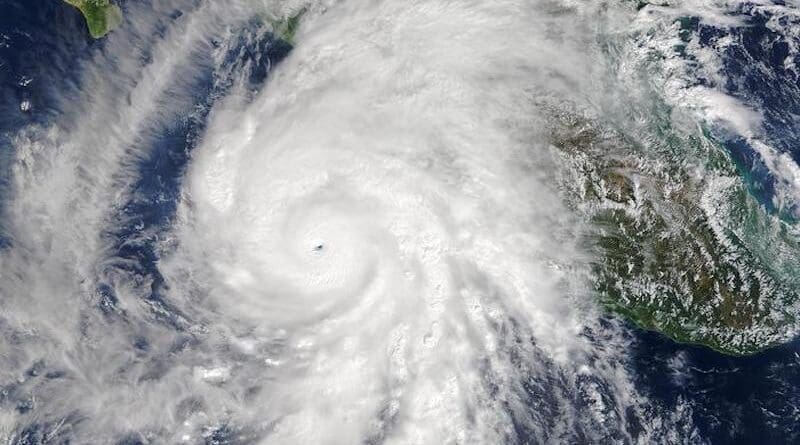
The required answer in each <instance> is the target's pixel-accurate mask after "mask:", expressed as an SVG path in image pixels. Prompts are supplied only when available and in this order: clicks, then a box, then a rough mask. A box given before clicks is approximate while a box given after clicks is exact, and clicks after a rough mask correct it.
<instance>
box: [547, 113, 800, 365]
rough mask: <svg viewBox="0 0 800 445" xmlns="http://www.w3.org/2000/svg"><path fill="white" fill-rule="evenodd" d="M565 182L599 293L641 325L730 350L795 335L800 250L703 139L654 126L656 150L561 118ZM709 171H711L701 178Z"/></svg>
mask: <svg viewBox="0 0 800 445" xmlns="http://www.w3.org/2000/svg"><path fill="white" fill-rule="evenodd" d="M555 114H556V115H557V117H556V119H554V121H555V122H553V128H554V130H553V132H552V135H551V138H552V139H551V143H552V145H553V147H554V148H556V149H557V152H559V153H560V156H561V157H563V160H564V163H565V164H566V165H568V166H569V173H567V177H565V178H564V179H565V180H564V182H563V184H562V186H563V187H564V188H565V189H566V191H567V194H568V196H571V198H570V201H571V202H572V203H573V205H574V206H575V208H576V209H578V210H579V212H580V213H582V214H584V215H585V216H586V218H587V219H588V220H589V221H591V222H592V226H593V227H594V228H595V229H594V231H593V232H592V233H590V234H589V236H588V240H587V242H588V243H589V245H590V246H591V248H592V249H593V250H595V251H596V252H597V253H598V258H599V260H598V261H597V262H596V263H595V264H594V272H595V276H596V280H597V281H596V283H595V289H596V291H597V292H598V294H599V295H600V298H601V300H602V302H603V303H604V305H605V306H606V307H608V308H609V309H611V310H613V311H615V312H617V313H619V314H621V315H623V316H625V317H626V318H628V319H630V320H632V321H633V322H634V323H636V324H637V325H639V326H640V327H642V328H645V329H650V330H655V331H659V332H661V333H663V334H665V335H667V336H669V337H671V338H672V339H674V340H677V341H680V342H685V343H695V344H701V345H704V346H707V347H710V348H712V349H715V350H717V351H720V352H724V353H728V354H735V355H738V354H749V353H753V352H757V351H759V350H761V349H764V348H766V347H769V346H772V345H775V344H778V343H781V342H783V341H786V340H788V339H789V338H791V336H792V335H793V333H794V332H796V330H797V327H798V318H800V317H798V307H797V305H798V302H800V255H798V253H800V245H798V241H797V239H796V237H795V236H794V235H793V234H792V233H791V227H790V226H788V225H786V224H784V223H783V222H781V221H780V220H779V219H777V218H775V217H773V216H771V215H769V214H768V213H767V212H766V211H765V209H764V208H763V207H762V206H761V205H759V203H758V202H757V201H756V199H755V198H754V197H753V196H752V195H750V194H749V193H748V191H747V188H746V185H745V184H744V181H743V180H742V178H741V177H740V176H739V172H737V170H736V168H735V165H734V164H733V163H732V161H731V160H730V158H729V157H728V156H727V154H726V153H725V151H724V150H722V149H721V148H719V147H718V146H716V145H715V144H714V143H713V141H711V140H710V139H708V138H707V137H705V135H696V136H691V137H683V136H678V135H677V133H675V132H672V131H671V130H669V129H668V128H662V129H660V130H658V129H657V130H656V131H657V132H658V133H659V137H658V138H650V139H649V140H648V141H647V142H648V146H644V145H642V144H641V143H638V142H635V141H633V140H631V139H629V138H627V137H625V136H623V135H621V134H619V132H616V131H613V130H611V131H609V130H603V129H601V127H600V126H599V125H598V123H597V122H592V121H590V120H588V119H586V118H584V117H582V116H576V115H571V114H569V113H561V114H560V115H559V113H558V112H556V113H555ZM700 171H703V172H704V174H702V175H698V172H700Z"/></svg>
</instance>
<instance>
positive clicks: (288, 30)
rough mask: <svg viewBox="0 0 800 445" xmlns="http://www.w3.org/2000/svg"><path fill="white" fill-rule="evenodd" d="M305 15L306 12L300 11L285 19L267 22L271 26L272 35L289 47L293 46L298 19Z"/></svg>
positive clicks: (298, 23)
mask: <svg viewBox="0 0 800 445" xmlns="http://www.w3.org/2000/svg"><path fill="white" fill-rule="evenodd" d="M305 13H306V10H305V9H301V10H300V11H298V12H296V13H293V14H291V15H290V16H288V17H285V18H280V19H269V20H268V21H269V23H270V25H271V26H272V34H273V35H274V36H275V37H277V38H279V39H280V40H283V41H284V42H286V43H288V44H289V45H294V35H295V33H296V32H297V28H298V27H299V26H300V19H301V18H302V17H303V14H305Z"/></svg>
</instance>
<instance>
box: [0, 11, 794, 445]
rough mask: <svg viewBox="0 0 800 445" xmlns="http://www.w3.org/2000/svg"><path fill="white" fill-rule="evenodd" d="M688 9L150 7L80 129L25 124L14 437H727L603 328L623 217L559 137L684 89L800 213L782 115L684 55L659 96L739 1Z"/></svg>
mask: <svg viewBox="0 0 800 445" xmlns="http://www.w3.org/2000/svg"><path fill="white" fill-rule="evenodd" d="M663 8H664V9H663V10H660V9H658V8H655V7H653V8H651V9H652V11H650V12H647V14H644V13H642V12H638V11H637V9H636V7H635V5H628V4H625V3H621V4H614V3H606V2H577V1H576V2H573V1H570V0H559V1H556V0H553V1H526V0H495V1H490V2H487V1H473V0H454V1H440V2H422V1H389V0H374V1H362V0H344V1H322V2H310V1H304V2H299V1H287V2H280V1H264V2H259V1H256V0H236V1H226V2H212V1H209V2H204V1H189V0H186V1H182V0H174V1H168V0H163V1H155V2H153V3H152V4H147V5H145V4H143V3H135V2H128V3H126V4H125V8H124V11H125V20H126V24H125V25H124V26H123V27H122V28H120V29H118V30H116V31H114V32H113V33H112V34H110V35H109V36H108V37H107V38H106V40H104V41H103V42H102V47H100V48H99V49H97V50H96V51H93V52H91V53H89V55H88V56H86V59H85V60H84V61H83V64H82V66H83V68H82V69H83V71H82V72H81V75H80V78H79V79H77V80H76V85H77V86H76V85H72V86H71V88H65V89H64V90H62V91H61V92H60V93H59V97H58V99H57V102H58V104H57V105H56V107H57V108H58V109H60V110H62V111H63V112H62V113H59V114H58V115H57V118H54V119H52V120H49V121H46V122H39V123H35V124H31V125H27V126H25V127H24V128H22V129H19V130H18V131H16V132H14V133H13V137H12V145H13V147H14V155H13V160H12V161H11V163H10V165H11V167H10V173H11V175H10V178H11V179H10V185H9V186H8V187H7V191H4V193H6V195H7V197H6V198H5V202H4V208H3V211H4V214H3V229H4V231H5V233H6V234H7V240H8V242H7V245H6V246H5V248H4V250H3V251H2V256H0V270H2V280H0V294H1V295H2V301H0V309H2V311H1V312H0V332H2V336H1V337H0V357H2V360H3V362H4V366H3V367H2V369H0V377H2V382H3V384H4V385H5V386H3V388H4V389H3V394H2V397H3V400H6V401H10V400H14V401H15V402H13V403H14V404H13V406H10V408H11V409H9V410H8V411H0V437H8V438H9V439H8V440H9V442H10V443H39V442H35V440H39V441H40V442H41V443H51V442H52V443H67V442H69V443H76V444H78V443H126V444H133V443H192V444H194V443H264V444H287V443H330V444H339V443H341V444H351V443H370V444H377V443H386V444H473V443H701V442H704V441H705V439H704V438H703V437H702V434H700V432H699V431H698V429H697V427H696V426H695V425H694V418H693V415H692V414H693V413H692V409H693V408H692V404H691V403H688V402H687V401H685V400H683V398H681V397H678V398H676V399H675V400H672V401H671V403H670V404H665V403H661V402H659V401H655V400H652V399H651V397H650V395H649V394H648V392H647V391H645V390H642V388H641V387H640V386H639V385H638V382H639V378H638V377H637V371H636V370H635V369H634V366H633V364H632V361H631V359H630V358H629V357H628V355H627V353H628V351H629V350H630V349H631V348H632V344H633V340H632V339H631V328H630V327H628V326H627V325H624V324H623V323H622V322H621V321H620V320H619V319H617V318H616V317H614V316H608V315H604V314H605V312H604V311H603V310H601V307H600V305H599V303H598V299H597V298H596V283H597V281H598V278H597V269H596V268H595V267H594V265H596V264H597V262H598V261H599V258H601V257H602V255H603V253H602V252H601V251H600V250H599V249H598V247H597V246H596V245H595V244H594V243H593V242H592V240H593V238H592V237H593V236H595V235H596V233H597V228H596V227H592V226H591V225H592V223H593V222H594V220H592V218H591V217H590V216H591V215H593V213H592V212H594V211H595V210H594V209H595V208H599V207H601V206H602V205H601V204H596V205H595V204H585V201H581V199H583V197H584V195H586V194H587V192H586V191H585V190H578V191H576V190H577V189H581V187H583V185H581V184H582V183H580V181H578V180H576V179H575V177H576V173H575V172H576V171H578V170H579V169H578V170H575V169H574V168H575V167H576V166H578V165H579V164H578V161H579V160H586V159H589V158H591V156H593V155H592V154H591V153H589V152H587V153H588V154H586V153H578V154H575V153H574V152H569V150H566V151H565V149H564V147H565V146H567V145H568V144H566V143H564V142H563V141H562V140H559V139H558V137H557V135H559V134H562V133H559V132H561V131H563V128H564V127H570V125H572V126H573V127H574V126H576V125H577V126H583V127H582V128H586V129H588V128H600V127H602V126H603V125H606V126H608V128H609V129H608V130H607V133H604V136H603V138H602V139H603V140H604V141H606V142H607V141H608V140H610V139H613V138H612V137H611V136H608V135H609V134H614V135H616V134H618V133H627V134H628V136H626V137H620V138H619V141H620V142H619V143H618V144H617V145H618V146H622V145H623V144H629V145H631V146H634V145H635V144H634V143H632V142H630V141H631V140H634V139H636V140H638V141H640V142H641V141H643V140H647V138H646V137H642V136H641V134H642V133H643V132H644V131H645V130H644V125H643V124H642V123H641V114H640V113H643V112H645V111H646V110H650V109H651V107H652V106H653V103H655V102H658V103H664V102H666V103H668V105H669V106H670V107H675V109H674V110H673V111H672V112H671V113H672V114H669V113H667V114H669V116H668V117H669V118H670V119H673V120H674V124H675V127H676V128H678V130H675V131H678V132H681V131H683V132H685V133H686V134H689V133H692V132H696V131H697V125H698V122H704V123H708V124H715V125H716V126H717V127H716V128H718V129H719V131H724V132H726V134H728V133H735V134H737V135H740V136H741V137H742V138H744V139H745V140H747V141H749V142H750V143H751V144H752V145H753V146H755V147H757V148H758V149H759V150H760V151H759V153H761V154H762V155H763V157H764V159H766V160H767V164H768V167H769V169H770V171H771V172H772V173H773V174H774V175H775V177H778V178H782V179H781V181H779V185H778V186H777V187H776V192H775V197H776V198H775V201H774V203H775V206H776V208H778V211H776V212H777V213H780V211H783V212H784V213H785V214H791V213H792V212H796V209H797V207H793V206H794V204H793V202H794V201H793V199H795V197H796V196H797V191H796V189H795V188H796V186H797V182H796V181H797V177H800V176H798V173H797V172H798V170H797V165H796V164H795V163H794V162H793V161H791V159H790V158H789V157H788V155H785V154H781V152H780V150H779V149H777V148H774V147H771V146H769V145H768V141H766V139H765V138H764V137H763V133H764V131H765V130H763V128H762V127H763V122H762V120H763V117H761V116H759V115H758V114H757V113H756V112H754V111H752V109H751V108H749V105H748V104H746V103H744V102H742V101H738V100H737V99H735V98H734V97H732V96H729V95H726V94H725V93H723V92H721V91H720V90H718V89H715V88H714V87H713V86H708V85H700V86H698V85H694V84H692V85H690V84H688V83H687V82H684V80H685V79H686V76H688V74H686V73H687V71H686V70H688V68H686V66H684V65H680V63H679V61H675V60H667V61H665V62H664V63H665V64H667V65H668V67H667V70H666V71H665V73H662V75H663V77H660V78H659V77H656V76H653V77H652V78H649V79H648V82H650V84H649V86H650V87H651V88H654V89H656V88H658V89H659V91H662V92H663V91H666V93H664V96H663V97H662V96H658V95H656V94H654V93H653V92H652V90H647V89H643V88H640V87H641V85H642V83H640V80H641V79H638V78H635V76H633V75H632V74H631V72H632V71H633V70H634V69H639V68H641V65H642V64H644V63H645V61H644V60H645V59H647V57H648V54H651V53H650V52H648V51H653V48H655V47H658V45H661V44H663V45H671V44H672V43H674V42H669V41H668V39H666V38H664V42H666V43H664V42H661V43H660V41H659V40H658V39H659V38H660V37H659V34H658V32H666V31H664V30H663V29H661V28H659V27H660V26H661V23H672V22H671V20H672V19H673V18H672V17H673V15H678V14H683V13H686V11H687V10H691V11H694V12H693V13H695V14H699V13H698V12H697V9H698V8H700V9H702V8H706V9H702V14H704V17H706V18H705V20H707V21H708V22H709V23H713V21H714V20H715V18H719V17H718V14H720V13H719V11H718V10H717V9H715V8H711V7H706V6H702V7H701V6H698V5H694V4H693V3H692V2H687V4H685V5H683V4H682V5H680V7H676V8H675V9H672V10H669V9H667V7H666V6H664V7H663ZM692 8H694V9H692ZM297 16H299V17H300V19H299V20H300V27H299V29H298V30H297V33H296V34H295V35H293V36H291V38H289V37H288V36H283V39H281V36H280V35H277V33H276V32H274V31H275V30H276V29H277V25H276V23H280V22H281V21H285V20H287V19H288V18H290V17H297ZM719 19H720V20H724V17H722V18H719ZM720 26H723V25H720ZM725 26H733V25H730V24H726V25H725ZM653 30H656V31H653ZM659 30H660V31H659ZM648 32H649V33H650V34H648ZM631 34H635V35H639V36H642V35H644V36H646V37H647V36H649V37H647V38H644V37H643V38H642V39H640V40H639V41H637V42H638V43H636V44H635V45H630V44H626V43H625V42H627V40H625V39H627V38H628V37H629V36H630V35H631ZM701 53H702V52H698V54H701ZM633 55H637V56H639V57H641V59H636V58H635V57H633ZM623 56H624V57H623ZM708 58H709V60H710V58H711V56H710V55H709V56H708ZM623 59H624V63H622V62H621V60H623ZM637 64H638V65H637ZM682 82H683V83H682ZM664 97H666V99H664ZM659 101H660V102H659ZM670 101H672V102H670ZM681 107H683V108H681ZM720 110H727V111H725V112H724V111H720ZM731 110H733V112H731ZM567 121H568V122H569V123H568V124H565V122H567ZM576 122H577V123H576ZM570 128H572V127H570ZM593 131H594V130H593ZM603 131H606V130H603ZM554 134H555V135H556V136H554ZM581 134H584V133H581ZM598 134H599V133H598ZM581 137H583V136H581ZM614 137H616V136H614ZM688 137H689V136H687V138H688ZM554 138H555V139H554ZM562 139H564V138H562ZM597 139H598V140H600V139H601V137H600V136H597ZM588 144H595V142H593V141H589V142H588ZM592 147H600V149H602V150H605V148H602V147H603V146H602V144H601V143H600V142H597V143H596V144H595V145H592ZM565 153H566V154H565ZM569 156H574V157H573V158H570V159H572V161H574V162H572V163H570V162H567V161H566V157H569ZM615 156H616V154H615ZM576 159H577V160H578V161H576ZM615 159H617V158H615ZM618 159H622V157H621V156H620V157H619V158H618ZM687 159H689V160H687V161H686V164H687V165H688V164H691V162H692V160H691V159H690V158H689V157H688V156H687ZM619 162H622V161H619ZM625 162H629V161H627V160H626V161H625ZM645 162H646V161H642V162H641V163H640V164H639V166H638V167H637V168H641V169H642V171H643V172H644V173H641V172H637V173H636V175H638V176H636V175H633V176H635V181H636V183H635V187H638V188H636V190H635V191H631V192H630V193H631V196H633V194H634V193H637V195H636V197H637V199H638V197H640V196H644V195H645V194H646V193H647V190H648V187H653V186H652V185H648V182H647V181H648V178H647V175H648V174H650V175H652V176H653V177H655V176H656V174H655V173H653V172H654V171H656V170H655V169H654V168H655V167H654V168H653V169H650V170H648V169H647V168H650V167H647V168H644V167H641V166H642V165H645ZM620 165H623V167H624V168H627V169H632V168H633V167H630V165H633V164H632V163H629V164H620ZM654 165H655V162H654ZM623 167H621V168H620V170H622V169H623ZM690 167H691V169H694V170H692V172H693V174H695V175H696V177H698V178H700V177H702V178H703V180H705V179H706V178H711V177H712V176H714V175H717V172H714V171H710V170H709V171H706V172H704V171H701V170H702V168H701V167H699V166H696V165H693V164H692V165H691V166H690ZM689 169H690V168H689V167H687V170H689ZM659 174H664V173H663V172H661V173H659ZM664 175H665V177H667V176H668V175H666V174H664ZM704 175H705V176H704ZM792 175H794V176H792ZM734 177H735V176H732V175H731V174H728V175H727V176H725V175H723V174H720V176H719V177H718V178H717V177H716V176H714V178H716V179H713V178H712V179H713V180H712V179H709V183H708V184H705V183H704V184H703V186H704V187H706V186H707V188H705V189H704V191H703V192H702V193H699V194H698V203H699V204H698V206H702V205H706V206H707V208H712V207H714V204H713V203H714V202H717V201H714V200H715V199H720V200H721V199H722V198H715V197H717V196H718V195H715V194H714V193H713V190H712V189H713V187H712V185H713V186H715V187H716V186H718V185H719V184H721V183H724V181H738V179H736V180H734V179H732V178H734ZM792 177H794V178H795V179H794V182H792V180H791V178H792ZM786 178H789V179H786ZM576 181H577V182H576ZM605 181H606V182H604V183H603V184H606V185H607V184H608V183H609V180H608V179H606V180H605ZM698 181H699V180H698ZM709 184H711V185H709ZM725 184H728V183H725ZM731 184H732V182H731ZM736 184H737V185H736V187H742V186H741V184H740V183H739V182H736ZM609 187H610V186H609ZM631 187H632V188H631V190H633V188H634V185H632V186H631ZM730 187H731V188H732V187H734V186H733V185H731V186H730ZM720 193H721V192H720ZM701 198H702V199H701ZM703 199H704V200H705V201H702V200H703ZM709 203H711V204H709ZM592 206H594V207H592ZM620 206H621V205H620ZM620 208H621V207H620ZM720 212H721V210H720ZM709 214H710V213H709ZM587 215H589V216H587ZM709 218H711V217H709ZM776 218H777V217H776ZM776 220H777V219H776ZM713 227H716V226H713ZM720 231H723V229H720ZM726 233H727V232H726ZM776 243H777V241H776ZM737 246H738V245H737ZM731 249H733V247H732V248H731ZM786 252H789V253H791V252H790V251H788V250H787V251H786ZM789 253H787V254H786V257H787V258H791V256H790V255H789ZM776 261H778V260H776ZM780 264H782V265H784V263H780ZM794 264H795V263H792V262H791V260H790V259H787V260H786V263H785V266H786V270H788V269H789V268H791V267H794V266H793V265H794ZM630 267H631V269H632V268H633V267H634V266H633V265H632V266H630ZM781 270H783V269H781ZM759 273H760V272H754V273H753V275H757V276H759V277H760V276H761V275H758V274H759ZM775 274H776V276H778V275H777V274H778V272H776V273H775ZM770 277H771V276H770ZM768 278H769V277H768ZM770 279H772V278H770ZM764 280H767V278H764ZM774 280H775V282H778V278H775V279H774ZM764 282H767V281H764ZM769 283H772V282H771V281H770V282H769ZM765 286H766V285H765ZM775 286H776V288H777V285H775ZM781 310H783V309H781ZM776 313H778V312H777V309H776ZM780 313H781V314H783V312H780ZM776 317H777V316H776ZM759 329H761V328H760V327H759ZM782 329H783V330H781V331H780V332H779V333H772V332H771V333H770V334H769V335H772V336H773V337H770V339H773V338H778V337H779V336H780V338H781V339H785V338H786V337H788V336H791V335H793V334H794V332H795V331H794V329H795V328H794V327H793V326H790V327H787V328H782ZM754 332H755V328H754ZM759 332H761V331H759ZM754 335H755V334H754ZM759 338H760V337H759ZM670 366H673V367H674V368H675V369H680V368H681V367H683V366H685V364H684V363H682V362H681V360H680V356H677V357H676V358H675V359H674V361H671V362H670ZM676 373H677V371H676ZM676 375H677V374H676ZM670 378H677V377H675V376H671V377H670V376H666V377H665V379H670ZM7 382H8V384H6V383H7ZM9 403H10V402H9ZM25 403H27V404H29V405H30V406H29V408H24V407H23V408H20V406H21V405H20V404H25ZM26 406H27V405H26ZM26 438H27V439H26ZM25 440H28V442H25ZM14 441H17V442H14ZM48 441H50V442H48Z"/></svg>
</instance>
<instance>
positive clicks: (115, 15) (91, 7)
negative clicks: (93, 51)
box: [64, 0, 122, 39]
mask: <svg viewBox="0 0 800 445" xmlns="http://www.w3.org/2000/svg"><path fill="white" fill-rule="evenodd" d="M64 1H65V2H67V3H69V4H70V5H72V6H74V7H76V8H78V10H80V11H81V14H83V17H84V18H85V19H86V25H87V26H88V28H89V34H90V35H91V36H92V38H95V39H99V38H100V37H103V36H105V35H106V34H108V33H109V32H111V31H112V30H113V29H114V28H116V27H117V26H119V25H120V23H122V10H121V9H120V8H119V6H117V5H115V4H114V3H112V2H111V0H64Z"/></svg>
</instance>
